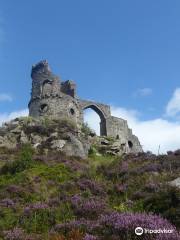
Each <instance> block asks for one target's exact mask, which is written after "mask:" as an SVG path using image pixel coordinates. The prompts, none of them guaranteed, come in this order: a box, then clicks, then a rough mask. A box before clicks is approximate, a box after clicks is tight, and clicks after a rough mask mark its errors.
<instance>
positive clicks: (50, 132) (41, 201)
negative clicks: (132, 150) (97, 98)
mask: <svg viewBox="0 0 180 240" xmlns="http://www.w3.org/2000/svg"><path fill="white" fill-rule="evenodd" d="M16 122H17V121H16ZM19 122H21V124H19ZM30 123H31V124H30ZM10 126H11V127H10ZM38 126H39V127H37V124H35V125H34V123H33V121H32V119H31V120H30V119H29V118H26V119H23V120H22V119H21V120H18V123H16V124H14V125H13V124H12V123H11V124H7V125H6V126H5V127H4V128H1V130H0V136H1V139H0V140H1V142H0V145H1V147H0V216H1V218H0V239H5V240H23V239H29V240H30V239H31V240H38V239H50V240H106V239H107V240H119V239H120V240H128V239H129V240H131V239H132V240H133V239H150V240H151V239H169V240H178V239H180V237H179V235H178V231H179V230H180V188H179V183H178V182H179V180H177V181H176V185H177V186H175V183H174V182H173V181H174V180H175V179H178V178H179V177H180V176H179V173H180V151H176V152H169V153H168V155H159V156H156V155H153V154H151V153H139V154H123V155H121V154H120V153H119V152H118V153H117V154H115V153H116V152H117V151H114V152H113V149H114V148H112V145H113V144H114V141H115V140H114V139H103V141H102V138H101V141H100V140H98V139H99V138H98V137H96V136H94V134H93V133H92V132H91V131H90V130H89V129H88V128H87V127H84V129H82V132H80V133H78V130H77V129H76V126H75V125H73V124H72V123H70V122H69V121H63V122H56V121H55V122H49V121H47V120H46V121H45V122H44V124H41V125H38ZM22 129H23V134H22ZM55 129H56V131H55ZM54 131H55V132H56V135H55V134H54ZM8 134H10V135H8ZM37 135H38V136H39V138H38V136H37ZM8 136H9V137H8ZM15 136H16V137H15ZM30 139H31V141H30ZM32 139H33V140H32ZM58 139H59V141H57V140H58ZM5 140H6V142H5ZM60 140H61V141H60ZM62 140H64V141H65V142H62ZM33 141H34V142H33ZM39 142H40V143H39ZM60 143H61V144H60ZM13 144H14V145H13ZM63 144H64V145H63ZM65 144H66V145H65ZM62 145H63V147H64V146H66V147H65V148H63V147H62ZM116 150H117V148H116ZM74 155H75V156H74ZM136 227H143V228H147V229H164V228H165V229H170V230H172V233H152V234H143V235H142V236H141V237H139V236H137V235H135V233H134V230H135V228H136Z"/></svg>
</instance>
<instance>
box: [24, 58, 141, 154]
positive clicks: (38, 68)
mask: <svg viewBox="0 0 180 240" xmlns="http://www.w3.org/2000/svg"><path fill="white" fill-rule="evenodd" d="M31 77H32V92H31V99H30V102H29V105H28V106H29V115H30V116H32V117H34V118H38V117H43V116H46V117H53V118H62V117H63V118H64V117H65V118H70V119H72V120H74V121H75V122H76V124H77V126H79V127H80V126H82V124H83V122H84V119H83V111H84V110H85V109H87V108H91V109H93V110H94V111H95V112H96V113H97V114H98V115H99V117H100V119H101V122H100V135H101V136H109V137H113V138H115V139H117V140H119V142H120V145H121V147H122V148H124V152H141V151H142V147H141V145H140V142H139V140H138V138H137V137H136V136H135V135H133V134H132V130H131V129H129V128H128V124H127V121H126V120H124V119H121V118H117V117H114V116H111V111H110V106H108V105H105V104H102V103H97V102H94V101H88V100H83V99H80V98H79V97H78V96H77V92H76V84H75V82H74V81H71V80H67V81H61V79H60V78H59V77H58V76H56V75H54V74H53V73H52V71H51V69H50V67H49V65H48V62H47V61H46V60H45V61H41V62H39V63H37V64H36V65H33V66H32V72H31Z"/></svg>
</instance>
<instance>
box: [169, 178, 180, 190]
mask: <svg viewBox="0 0 180 240" xmlns="http://www.w3.org/2000/svg"><path fill="white" fill-rule="evenodd" d="M169 184H170V185H171V186H175V187H178V188H180V177H179V178H176V179H175V180H173V181H171V182H170V183H169Z"/></svg>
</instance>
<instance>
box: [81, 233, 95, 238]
mask: <svg viewBox="0 0 180 240" xmlns="http://www.w3.org/2000/svg"><path fill="white" fill-rule="evenodd" d="M83 240H97V237H95V236H93V235H90V234H87V233H86V235H85V237H84V238H83Z"/></svg>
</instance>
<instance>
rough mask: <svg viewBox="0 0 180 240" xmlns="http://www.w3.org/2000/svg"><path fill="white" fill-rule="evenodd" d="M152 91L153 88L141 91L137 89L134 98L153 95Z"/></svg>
mask: <svg viewBox="0 0 180 240" xmlns="http://www.w3.org/2000/svg"><path fill="white" fill-rule="evenodd" d="M152 92H153V91H152V89H151V88H140V89H137V90H136V91H135V92H134V94H133V96H134V97H147V96H149V95H151V94H152Z"/></svg>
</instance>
